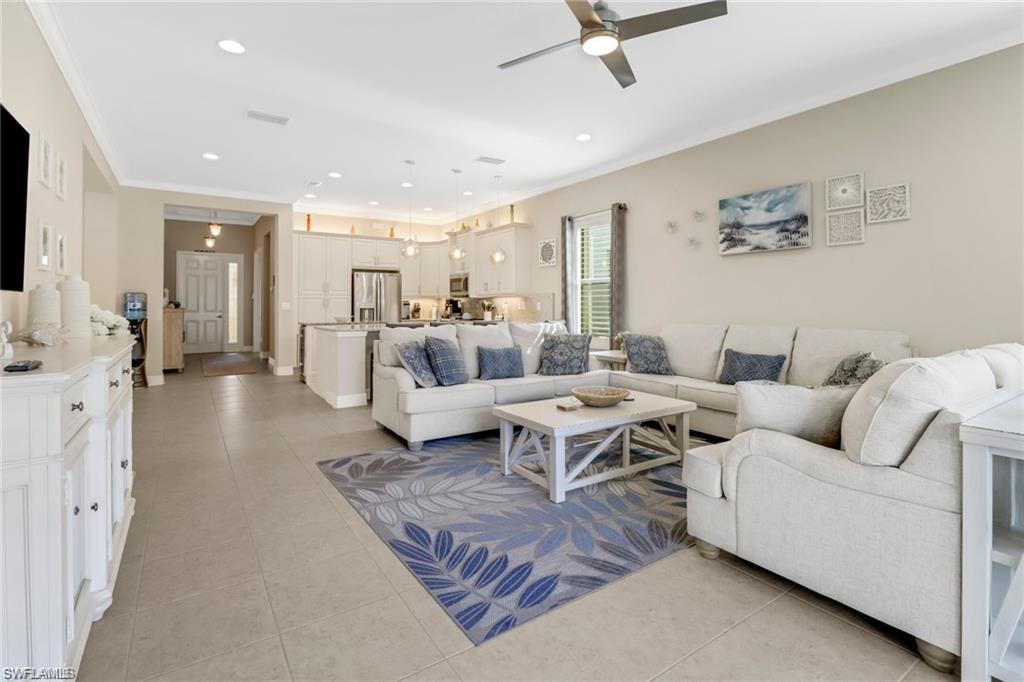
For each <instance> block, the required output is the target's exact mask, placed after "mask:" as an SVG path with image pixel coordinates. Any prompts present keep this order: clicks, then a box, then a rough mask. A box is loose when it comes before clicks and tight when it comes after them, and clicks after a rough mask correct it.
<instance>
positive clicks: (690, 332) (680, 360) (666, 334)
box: [661, 324, 729, 381]
mask: <svg viewBox="0 0 1024 682" xmlns="http://www.w3.org/2000/svg"><path fill="white" fill-rule="evenodd" d="M728 329H729V326H728V325H725V324H670V325H666V326H665V327H662V329H661V340H662V341H664V343H665V351H666V352H667V353H668V362H669V364H670V365H671V366H672V371H673V372H674V373H676V374H678V375H680V376H684V377H693V378H694V379H704V380H706V381H714V380H715V377H716V376H717V374H718V358H719V356H720V355H721V354H722V340H723V339H724V338H725V332H726V330H728Z"/></svg>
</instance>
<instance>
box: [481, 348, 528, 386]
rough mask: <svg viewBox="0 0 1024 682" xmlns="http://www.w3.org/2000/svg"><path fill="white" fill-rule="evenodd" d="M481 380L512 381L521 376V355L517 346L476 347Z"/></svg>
mask: <svg viewBox="0 0 1024 682" xmlns="http://www.w3.org/2000/svg"><path fill="white" fill-rule="evenodd" d="M476 354H477V357H478V358H479V359H480V378H481V379H484V380H486V379H512V378H514V377H521V376H523V353H522V351H521V350H520V349H519V346H512V347H511V348H484V347H483V346H477V349H476Z"/></svg>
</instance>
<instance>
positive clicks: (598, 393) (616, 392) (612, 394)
mask: <svg viewBox="0 0 1024 682" xmlns="http://www.w3.org/2000/svg"><path fill="white" fill-rule="evenodd" d="M572 395H573V397H574V398H576V400H579V401H580V402H581V403H583V404H584V405H589V406H590V407H612V406H614V405H618V404H619V403H621V402H622V401H623V400H625V399H626V398H628V397H629V391H627V390H626V389H624V388H616V387H614V386H580V387H579V388H574V389H572Z"/></svg>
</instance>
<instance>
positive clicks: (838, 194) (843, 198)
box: [825, 173, 864, 211]
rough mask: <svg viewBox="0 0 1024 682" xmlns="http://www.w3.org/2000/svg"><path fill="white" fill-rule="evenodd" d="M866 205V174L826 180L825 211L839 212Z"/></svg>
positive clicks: (852, 174) (853, 174)
mask: <svg viewBox="0 0 1024 682" xmlns="http://www.w3.org/2000/svg"><path fill="white" fill-rule="evenodd" d="M863 205H864V173H850V174H849V175H837V176H836V177H834V178H825V210H826V211H838V210H841V209H844V208H856V207H857V206H863Z"/></svg>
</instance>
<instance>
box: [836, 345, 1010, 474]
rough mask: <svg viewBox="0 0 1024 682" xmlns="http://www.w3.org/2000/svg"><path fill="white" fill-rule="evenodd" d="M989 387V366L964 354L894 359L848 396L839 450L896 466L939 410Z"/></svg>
mask: <svg viewBox="0 0 1024 682" xmlns="http://www.w3.org/2000/svg"><path fill="white" fill-rule="evenodd" d="M995 390H996V382H995V377H994V376H993V375H992V370H990V369H989V367H988V365H987V364H986V363H985V361H984V360H982V359H981V358H979V357H974V356H971V355H969V354H967V353H950V354H949V355H943V356H941V357H937V358H908V359H906V360H898V361H896V362H893V363H891V364H889V365H886V366H885V367H883V368H882V369H881V370H880V371H879V372H878V373H877V374H875V375H874V376H873V377H871V378H870V379H868V380H867V382H866V383H865V384H864V385H862V386H861V387H860V389H859V390H858V391H857V393H856V394H855V395H854V396H853V399H852V400H851V401H850V404H849V405H848V406H847V408H846V413H845V414H844V415H843V427H842V443H843V449H844V450H845V451H846V456H847V457H849V458H850V459H851V460H853V461H854V462H859V463H861V464H871V465H877V466H899V465H900V464H902V463H903V460H905V459H906V458H907V455H908V454H909V453H910V451H911V449H912V448H913V447H914V444H915V443H917V441H918V439H919V438H920V437H921V434H923V433H924V431H925V429H926V428H927V427H928V424H930V423H931V421H932V419H934V418H935V416H936V415H937V414H938V413H939V412H940V411H941V410H942V409H944V408H947V407H951V406H953V405H959V404H963V403H967V402H969V401H972V400H976V399H978V398H980V397H982V396H984V395H985V394H986V393H991V392H992V391H995Z"/></svg>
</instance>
